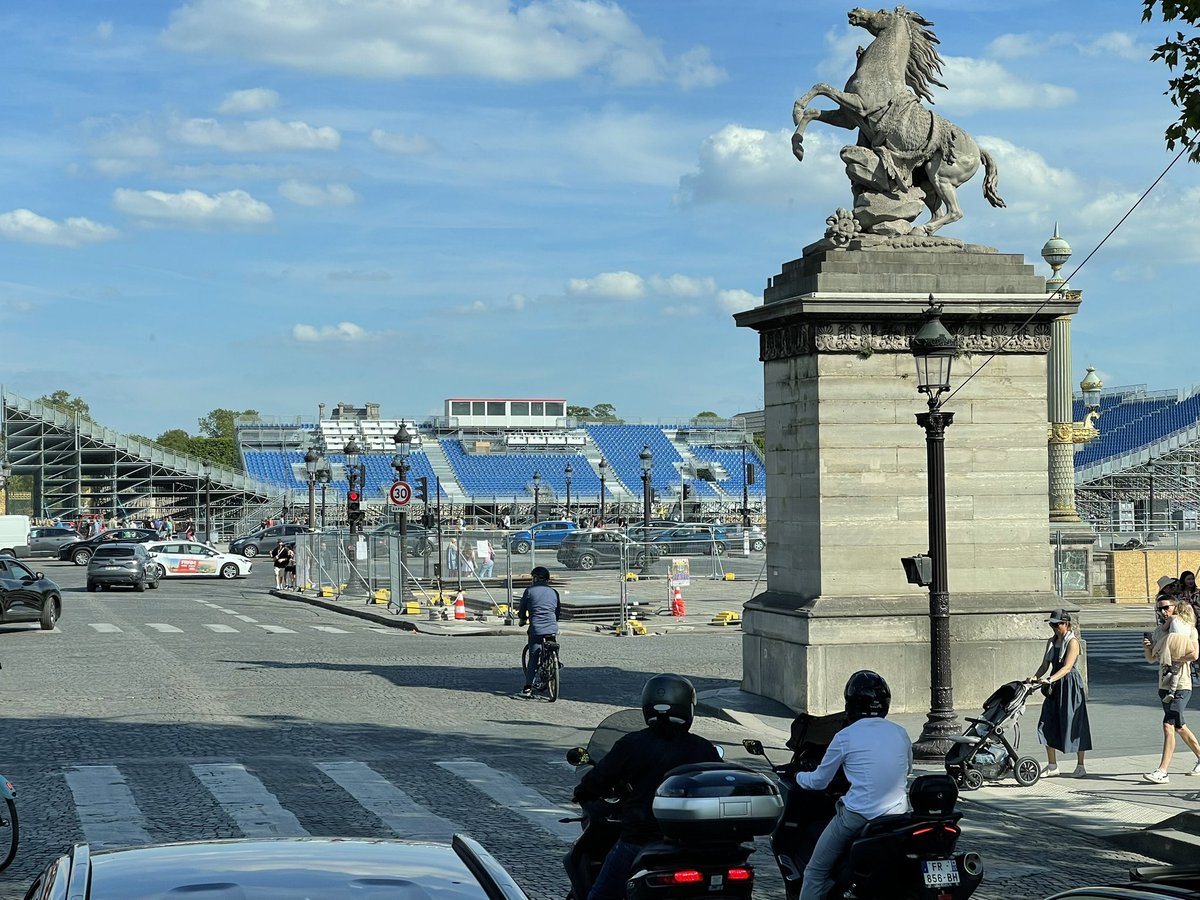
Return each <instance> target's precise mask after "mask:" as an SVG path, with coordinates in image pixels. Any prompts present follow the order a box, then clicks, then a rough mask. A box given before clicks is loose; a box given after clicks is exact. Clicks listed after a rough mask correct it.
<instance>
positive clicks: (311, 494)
mask: <svg viewBox="0 0 1200 900" xmlns="http://www.w3.org/2000/svg"><path fill="white" fill-rule="evenodd" d="M321 493H322V496H324V489H322V491H321ZM308 527H309V528H316V527H317V476H316V473H314V474H312V475H309V476H308Z"/></svg>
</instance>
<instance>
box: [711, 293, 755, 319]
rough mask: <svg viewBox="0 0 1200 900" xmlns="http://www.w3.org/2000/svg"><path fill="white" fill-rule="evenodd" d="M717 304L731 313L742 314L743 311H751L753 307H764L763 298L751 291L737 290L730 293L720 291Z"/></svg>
mask: <svg viewBox="0 0 1200 900" xmlns="http://www.w3.org/2000/svg"><path fill="white" fill-rule="evenodd" d="M717 303H718V304H719V305H720V307H721V308H722V309H724V310H728V311H729V312H731V313H734V312H741V311H742V310H743V309H750V307H752V306H762V296H761V295H758V296H755V295H754V294H752V293H750V292H749V291H743V290H742V289H741V288H735V289H733V290H729V291H718V292H717Z"/></svg>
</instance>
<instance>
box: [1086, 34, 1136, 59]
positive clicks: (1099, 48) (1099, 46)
mask: <svg viewBox="0 0 1200 900" xmlns="http://www.w3.org/2000/svg"><path fill="white" fill-rule="evenodd" d="M1079 49H1080V52H1082V53H1083V54H1084V55H1085V56H1109V57H1111V56H1116V57H1118V58H1120V59H1125V60H1129V61H1130V62H1145V61H1146V60H1148V59H1149V58H1150V54H1151V53H1153V52H1154V50H1153V48H1152V47H1150V46H1149V45H1147V44H1139V43H1138V42H1137V41H1136V40H1135V39H1134V36H1133V35H1132V34H1130V33H1129V32H1127V31H1110V32H1108V33H1107V34H1102V35H1100V37H1098V38H1096V39H1095V40H1094V41H1092V42H1091V43H1089V44H1084V45H1082V46H1081V47H1080V48H1079Z"/></svg>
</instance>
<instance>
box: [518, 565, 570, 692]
mask: <svg viewBox="0 0 1200 900" xmlns="http://www.w3.org/2000/svg"><path fill="white" fill-rule="evenodd" d="M529 575H530V577H531V578H533V584H531V585H530V586H529V587H527V588H525V592H524V593H523V594H521V605H520V606H519V607H517V615H518V616H519V617H520V623H521V624H522V625H524V624H526V623H529V655H528V657H527V659H526V662H525V687H524V688H522V690H521V695H522V696H524V697H530V696H532V695H533V676H534V674H535V673H536V672H537V668H538V662H539V660H540V659H541V656H542V642H543V641H552V640H554V639H555V638H557V637H558V617H559V616H560V615H561V614H562V603H561V601H560V599H559V596H558V591H556V590H555V589H554V588H552V587H550V570H549V569H547V568H546V567H545V566H534V567H533V570H532V571H531V572H530V573H529Z"/></svg>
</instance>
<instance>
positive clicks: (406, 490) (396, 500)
mask: <svg viewBox="0 0 1200 900" xmlns="http://www.w3.org/2000/svg"><path fill="white" fill-rule="evenodd" d="M411 499H412V488H411V487H410V486H409V484H408V482H407V481H393V482H392V486H391V487H390V488H388V500H390V501H391V502H392V506H403V505H404V504H405V503H407V502H408V501H409V500H411Z"/></svg>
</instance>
